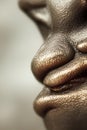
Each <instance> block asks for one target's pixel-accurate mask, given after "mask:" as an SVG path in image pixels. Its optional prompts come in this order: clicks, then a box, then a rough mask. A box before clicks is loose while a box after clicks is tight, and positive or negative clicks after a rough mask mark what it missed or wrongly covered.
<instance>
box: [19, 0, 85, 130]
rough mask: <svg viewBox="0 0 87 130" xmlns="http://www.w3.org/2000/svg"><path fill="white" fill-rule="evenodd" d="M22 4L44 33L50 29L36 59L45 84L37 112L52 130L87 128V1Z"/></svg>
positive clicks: (26, 1) (49, 0)
mask: <svg viewBox="0 0 87 130" xmlns="http://www.w3.org/2000/svg"><path fill="white" fill-rule="evenodd" d="M46 4H47V6H48V9H46V11H47V12H46V11H45V12H44V11H43V7H44V8H45V6H46ZM20 6H21V8H22V9H23V10H24V11H25V12H26V13H27V14H28V15H29V16H30V17H31V18H32V19H35V20H36V23H37V24H38V26H39V27H40V30H41V32H42V34H43V36H44V34H45V32H46V35H45V37H44V38H45V39H46V40H45V42H44V44H43V45H42V46H41V48H40V49H39V50H38V52H37V54H36V56H35V57H34V59H33V61H32V71H33V73H34V75H35V77H36V78H37V79H38V80H39V81H40V82H42V83H43V84H44V85H45V87H44V89H43V91H42V92H41V93H40V94H39V96H38V97H37V99H36V100H35V103H34V108H35V110H36V112H37V113H38V114H39V115H40V116H42V117H43V119H44V122H45V125H46V127H47V129H48V130H86V129H87V42H86V41H87V0H46V1H45V0H44V1H43V0H32V2H31V0H21V1H20ZM36 8H37V10H38V11H39V14H40V15H38V11H36V14H35V11H34V10H35V9H36ZM41 9H42V11H41ZM48 10H49V12H50V14H49V12H48ZM32 11H33V12H34V13H32ZM46 14H47V15H46ZM48 15H49V17H47V16H48ZM45 16H46V17H45ZM44 18H45V19H44ZM50 23H51V24H50ZM48 32H50V34H49V36H48V37H47V35H48Z"/></svg>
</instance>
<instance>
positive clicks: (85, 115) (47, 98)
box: [34, 83, 87, 130]
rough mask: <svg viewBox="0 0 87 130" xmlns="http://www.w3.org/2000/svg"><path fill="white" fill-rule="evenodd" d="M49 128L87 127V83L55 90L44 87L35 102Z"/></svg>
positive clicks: (79, 128) (72, 129) (55, 129)
mask: <svg viewBox="0 0 87 130" xmlns="http://www.w3.org/2000/svg"><path fill="white" fill-rule="evenodd" d="M34 109H35V111H36V112H37V113H38V114H39V115H40V116H41V117H43V119H44V123H45V126H46V127H47V130H86V129H87V83H84V84H82V85H81V86H77V87H76V88H70V89H68V90H67V89H66V90H65V91H63V92H62V91H61V92H53V91H50V90H49V89H48V88H44V89H43V90H42V92H41V93H40V94H39V95H38V97H37V98H36V100H35V102H34Z"/></svg>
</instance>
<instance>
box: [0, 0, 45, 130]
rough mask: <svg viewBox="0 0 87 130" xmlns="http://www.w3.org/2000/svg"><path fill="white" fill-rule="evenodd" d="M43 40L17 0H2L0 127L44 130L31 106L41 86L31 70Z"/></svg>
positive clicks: (0, 1)
mask: <svg viewBox="0 0 87 130" xmlns="http://www.w3.org/2000/svg"><path fill="white" fill-rule="evenodd" d="M42 42H43V39H42V38H41V35H40V34H39V32H38V30H37V27H36V26H35V24H34V23H33V22H32V21H31V20H30V19H29V18H28V17H27V16H26V15H25V14H24V13H22V12H21V11H20V9H19V8H18V5H17V0H0V130H45V128H44V125H43V122H42V120H41V118H40V117H38V116H37V115H36V114H35V112H34V111H33V105H32V104H33V101H34V99H35V97H36V96H37V95H38V93H39V92H40V90H41V89H42V85H40V84H39V83H38V82H37V81H36V80H35V78H34V77H33V75H32V73H31V70H30V63H31V60H32V57H33V56H34V54H35V52H36V51H37V50H38V48H39V47H40V45H41V44H42Z"/></svg>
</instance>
